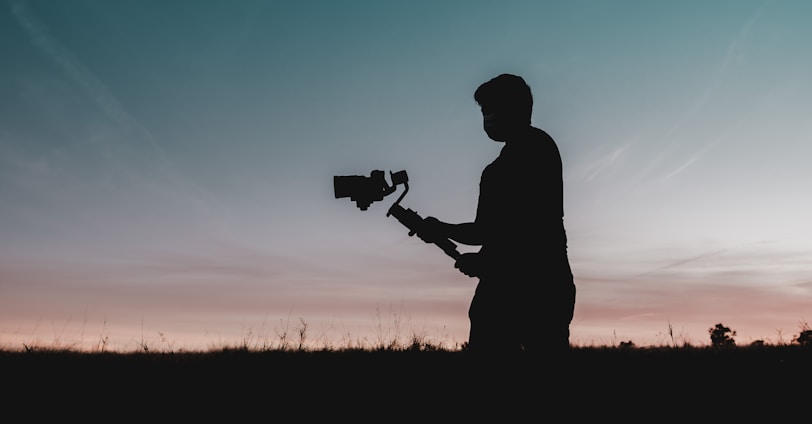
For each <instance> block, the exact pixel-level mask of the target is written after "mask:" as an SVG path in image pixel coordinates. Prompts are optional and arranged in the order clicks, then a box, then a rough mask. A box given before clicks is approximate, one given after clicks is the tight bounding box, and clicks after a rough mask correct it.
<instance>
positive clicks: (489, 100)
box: [474, 74, 533, 124]
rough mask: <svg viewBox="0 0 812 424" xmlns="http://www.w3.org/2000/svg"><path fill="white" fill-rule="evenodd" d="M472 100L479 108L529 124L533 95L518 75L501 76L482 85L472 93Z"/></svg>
mask: <svg viewBox="0 0 812 424" xmlns="http://www.w3.org/2000/svg"><path fill="white" fill-rule="evenodd" d="M474 100H476V102H477V104H479V106H480V107H483V108H487V109H493V110H498V111H499V112H504V113H508V114H510V115H513V116H515V117H516V118H517V119H526V121H527V123H528V124H529V123H530V116H531V115H532V113H533V94H532V93H531V91H530V86H529V85H527V83H526V82H525V81H524V79H523V78H522V77H520V76H518V75H512V74H501V75H499V76H497V77H494V78H492V79H491V80H489V81H487V82H485V83H483V84H482V85H480V86H479V87H478V88H477V89H476V91H475V92H474Z"/></svg>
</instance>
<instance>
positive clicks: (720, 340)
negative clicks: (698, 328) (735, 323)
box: [708, 323, 736, 347]
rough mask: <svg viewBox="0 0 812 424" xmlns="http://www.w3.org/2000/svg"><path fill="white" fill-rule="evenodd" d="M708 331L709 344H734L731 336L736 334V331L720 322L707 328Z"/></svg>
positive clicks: (721, 345)
mask: <svg viewBox="0 0 812 424" xmlns="http://www.w3.org/2000/svg"><path fill="white" fill-rule="evenodd" d="M708 333H710V338H711V346H713V347H731V346H736V341H735V340H733V337H732V336H735V335H736V332H735V331H733V330H731V329H730V328H729V327H725V326H724V325H722V324H721V323H719V324H716V325H715V326H714V327H711V328H709V329H708Z"/></svg>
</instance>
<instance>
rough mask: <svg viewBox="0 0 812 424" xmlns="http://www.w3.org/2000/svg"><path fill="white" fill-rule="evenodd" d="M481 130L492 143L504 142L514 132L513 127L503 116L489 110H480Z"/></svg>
mask: <svg viewBox="0 0 812 424" xmlns="http://www.w3.org/2000/svg"><path fill="white" fill-rule="evenodd" d="M482 128H483V129H484V130H485V133H486V134H488V138H490V139H491V140H493V141H506V140H507V139H508V137H509V136H510V134H511V133H512V132H513V130H515V125H513V124H512V122H511V120H510V119H508V117H506V116H505V114H504V113H498V112H497V111H495V110H493V109H490V108H485V107H483V108H482Z"/></svg>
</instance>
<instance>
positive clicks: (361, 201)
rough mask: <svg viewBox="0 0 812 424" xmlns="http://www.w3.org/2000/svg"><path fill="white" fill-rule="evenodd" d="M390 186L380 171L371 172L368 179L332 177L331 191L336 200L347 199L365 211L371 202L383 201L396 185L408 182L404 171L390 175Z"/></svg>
mask: <svg viewBox="0 0 812 424" xmlns="http://www.w3.org/2000/svg"><path fill="white" fill-rule="evenodd" d="M390 174H391V178H392V184H391V185H389V183H387V182H386V178H385V173H384V172H383V171H381V170H377V169H376V170H374V171H372V172H371V173H370V174H369V176H368V177H365V176H363V175H336V176H334V177H333V191H334V192H335V197H336V199H340V198H343V197H349V198H350V200H352V201H354V202H355V204H356V206H358V209H361V210H362V211H365V210H367V209H368V208H369V205H371V204H372V203H373V202H378V201H381V200H383V198H384V197H386V196H388V195H390V194H392V193H393V192H394V191H395V188H396V187H397V185H398V184H406V183H408V182H409V176H408V175H407V174H406V171H398V172H395V173H392V172H391V171H390Z"/></svg>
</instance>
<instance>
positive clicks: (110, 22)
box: [0, 0, 812, 350]
mask: <svg viewBox="0 0 812 424" xmlns="http://www.w3.org/2000/svg"><path fill="white" fill-rule="evenodd" d="M811 21H812V2H809V1H806V0H795V1H793V0H774V1H751V0H728V1H723V0H701V1H700V0H697V1H693V0H686V1H678V2H666V1H648V0H637V1H631V0H619V1H599V0H593V1H585V0H566V1H564V0H562V1H476V0H466V1H463V0H459V1H456V0H455V1H441V2H437V1H424V0H411V1H401V2H392V1H353V0H349V1H307V0H304V1H263V0H245V1H238V2H226V1H208V0H207V1H199V0H198V1H193V0H182V1H164V0H161V1H158V0H139V1H135V0H115V1H98V0H97V1H91V0H72V1H35V0H31V1H23V0H0V57H2V62H3V63H2V66H0V346H2V347H11V348H19V347H22V346H23V345H26V346H54V345H57V346H69V347H79V348H82V349H96V348H99V347H100V346H101V345H103V346H104V347H105V348H111V349H112V348H117V349H124V350H129V349H137V348H139V347H143V346H144V345H145V344H146V345H149V346H150V347H152V348H153V349H175V350H177V349H205V348H209V347H213V346H215V347H216V346H221V345H226V344H241V343H248V344H254V345H263V344H267V345H272V344H275V343H277V342H278V341H280V340H282V339H283V338H285V337H287V338H288V339H289V340H298V334H299V330H302V329H304V328H305V326H306V337H307V340H306V341H307V342H308V343H313V344H314V345H317V346H320V345H325V344H333V345H336V346H343V345H346V344H348V343H350V342H352V343H358V344H363V343H367V344H376V343H379V342H381V341H391V340H393V339H399V340H402V341H404V342H405V341H407V340H409V339H411V337H412V336H413V335H419V336H422V337H426V338H427V339H429V340H435V341H441V342H443V343H446V344H447V345H455V344H459V343H462V342H464V341H466V340H467V332H468V318H467V309H468V305H469V302H470V300H471V297H472V295H473V292H474V288H475V285H476V280H474V279H471V278H468V277H466V276H464V275H463V274H461V273H459V272H458V271H457V270H455V269H454V267H453V260H452V259H451V258H449V257H448V256H445V255H444V254H443V252H442V251H441V250H440V249H438V248H437V247H435V246H432V245H428V244H425V243H423V242H422V241H420V240H419V239H418V238H417V237H409V235H408V230H407V229H406V228H405V227H403V226H402V225H400V224H399V223H398V222H397V221H396V220H395V219H394V218H393V217H387V216H386V211H387V209H388V207H389V206H390V205H391V204H392V202H394V201H395V200H396V198H397V196H398V195H399V194H400V192H402V188H399V189H398V192H397V193H396V194H394V195H391V196H389V197H387V198H385V199H384V200H383V201H380V202H376V203H374V204H373V205H372V206H371V207H370V208H369V209H368V210H365V211H361V210H359V209H358V208H357V207H356V206H355V204H353V203H352V202H351V201H350V200H349V199H336V198H335V197H334V192H333V176H335V175H365V176H368V175H369V174H370V172H371V171H372V170H375V169H379V170H384V171H386V172H387V176H388V174H389V172H390V171H392V172H396V171H400V170H406V171H407V172H408V176H409V193H408V194H407V195H406V197H405V198H404V199H403V202H402V205H403V206H404V207H408V208H411V209H413V210H415V211H417V212H418V213H419V214H421V215H422V216H429V215H431V216H436V217H438V218H440V219H443V220H446V221H451V222H462V221H470V220H472V219H473V217H474V212H475V207H476V201H477V194H478V191H477V190H478V183H479V177H480V172H481V170H482V168H483V167H484V166H485V165H487V164H488V163H489V162H490V161H491V160H493V158H495V157H496V155H497V154H498V152H499V149H500V147H501V144H498V143H495V142H493V141H490V140H489V139H488V138H487V137H486V136H485V134H484V132H483V131H482V129H481V128H482V127H481V115H480V113H479V109H478V107H477V106H476V103H475V102H474V100H473V92H474V90H475V89H476V87H477V86H478V85H479V84H480V83H482V82H484V81H486V80H488V79H490V78H492V77H494V76H496V75H498V74H500V73H514V74H519V75H521V76H523V77H524V78H525V79H526V80H527V82H528V84H529V85H530V86H531V88H532V89H533V92H534V97H535V108H534V113H533V124H534V125H535V126H538V127H540V128H543V129H545V130H546V131H548V132H549V133H550V134H551V135H552V136H553V137H554V138H555V140H556V141H557V143H558V145H559V148H560V150H561V154H562V159H563V165H564V175H563V178H564V190H565V226H566V229H567V234H568V237H569V254H570V261H571V264H572V268H573V273H574V275H575V281H576V285H577V288H578V295H577V303H576V309H575V318H574V320H573V322H572V337H571V341H572V342H573V343H574V344H577V345H610V344H617V343H619V342H620V341H633V342H634V343H635V344H638V345H661V344H665V343H667V344H671V343H672V342H674V341H676V342H677V343H680V344H681V343H683V342H689V343H692V344H696V345H703V344H708V343H709V341H710V338H709V336H708V329H709V328H710V327H712V326H714V325H715V324H716V323H723V324H724V325H726V326H728V327H730V328H731V329H733V330H735V331H736V332H737V335H736V337H735V339H736V341H737V343H738V344H747V343H750V342H752V341H754V340H764V341H766V342H789V341H790V340H791V338H792V337H793V336H795V335H797V334H798V333H799V331H800V328H801V326H802V325H804V324H805V323H812V166H810V164H809V161H810V158H812V142H810V141H812V140H810V139H811V138H812V135H811V134H812V53H810V50H809V41H810V40H812V25H810V22H811ZM527 196H533V193H531V192H528V193H527ZM465 249H468V248H461V250H465Z"/></svg>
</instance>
